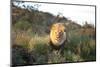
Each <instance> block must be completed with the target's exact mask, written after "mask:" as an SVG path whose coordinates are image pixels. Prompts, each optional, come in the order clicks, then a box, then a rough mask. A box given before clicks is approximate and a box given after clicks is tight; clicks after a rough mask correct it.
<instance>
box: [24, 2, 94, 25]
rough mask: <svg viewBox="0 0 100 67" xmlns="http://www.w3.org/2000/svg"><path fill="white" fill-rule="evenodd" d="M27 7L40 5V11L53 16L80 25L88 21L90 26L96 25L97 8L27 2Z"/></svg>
mask: <svg viewBox="0 0 100 67" xmlns="http://www.w3.org/2000/svg"><path fill="white" fill-rule="evenodd" d="M24 4H25V5H35V4H39V5H40V6H39V8H38V10H39V11H43V12H49V13H51V14H53V15H55V16H56V15H58V13H61V16H65V17H66V18H68V19H70V20H73V21H75V22H76V23H78V24H81V25H83V24H85V21H87V22H88V23H89V24H94V25H95V7H93V6H80V5H63V4H47V3H33V2H26V3H24Z"/></svg>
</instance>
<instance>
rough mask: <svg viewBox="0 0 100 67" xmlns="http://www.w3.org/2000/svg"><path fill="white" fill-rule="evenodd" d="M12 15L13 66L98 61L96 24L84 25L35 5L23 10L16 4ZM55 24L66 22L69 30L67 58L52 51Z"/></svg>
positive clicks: (65, 49)
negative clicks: (50, 36) (51, 30)
mask: <svg viewBox="0 0 100 67" xmlns="http://www.w3.org/2000/svg"><path fill="white" fill-rule="evenodd" d="M23 7H26V6H24V5H23ZM11 16H12V31H11V35H12V64H13V65H29V64H48V63H63V62H79V61H95V60H96V34H95V27H94V26H93V25H92V24H88V23H87V22H85V24H84V25H83V26H81V25H79V24H77V23H75V22H74V21H72V20H69V19H68V18H66V17H59V15H58V16H54V15H52V14H50V13H48V12H42V11H39V10H38V9H35V7H32V6H29V7H26V8H21V7H18V6H16V5H14V3H12V14H11ZM55 22H62V23H65V25H66V29H67V31H68V32H67V33H68V40H69V41H68V43H67V44H65V47H64V56H62V55H61V54H59V53H55V52H54V51H53V52H50V47H49V43H48V42H49V33H50V26H51V25H52V24H53V23H55ZM67 24H69V25H67Z"/></svg>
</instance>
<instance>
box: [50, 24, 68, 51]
mask: <svg viewBox="0 0 100 67" xmlns="http://www.w3.org/2000/svg"><path fill="white" fill-rule="evenodd" d="M66 40H67V39H66V28H65V26H64V24H63V23H55V24H53V25H52V26H51V30H50V46H51V47H52V48H53V49H55V50H60V49H61V51H62V50H63V47H64V44H65V41H66Z"/></svg>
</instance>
